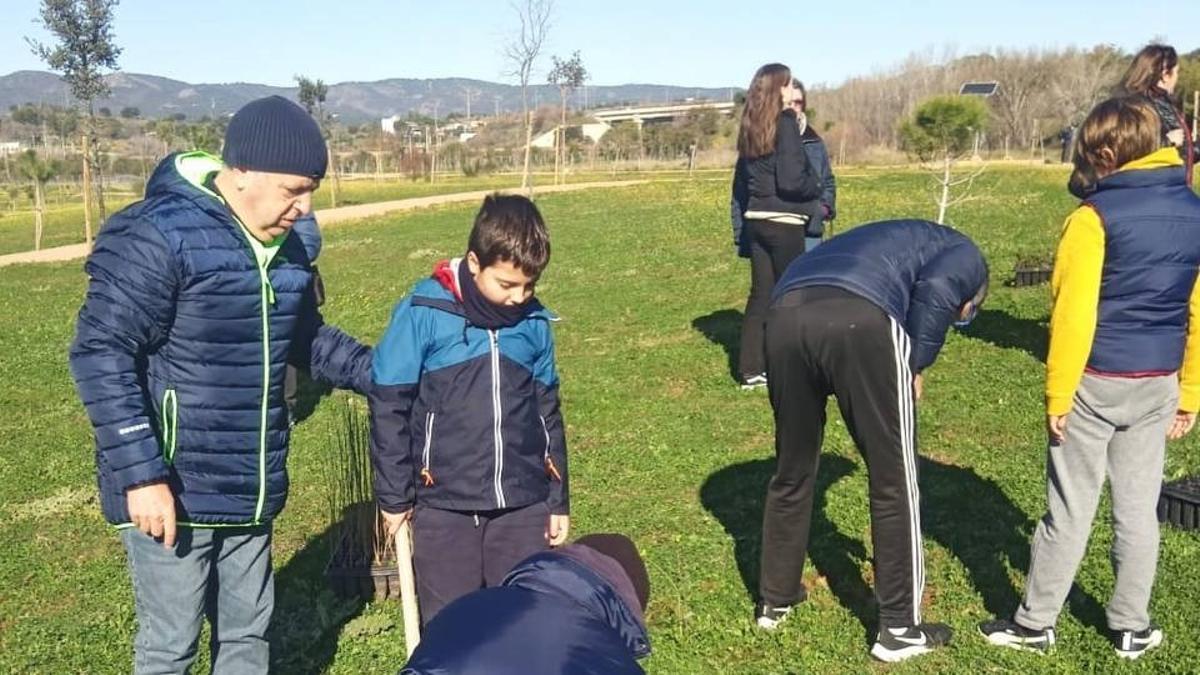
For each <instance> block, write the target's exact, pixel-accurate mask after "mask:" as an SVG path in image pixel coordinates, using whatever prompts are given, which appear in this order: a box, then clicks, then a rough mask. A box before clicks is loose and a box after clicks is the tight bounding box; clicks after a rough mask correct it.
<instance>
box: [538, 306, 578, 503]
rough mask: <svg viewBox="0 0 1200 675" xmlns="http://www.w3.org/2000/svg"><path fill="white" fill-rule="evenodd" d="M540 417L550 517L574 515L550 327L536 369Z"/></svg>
mask: <svg viewBox="0 0 1200 675" xmlns="http://www.w3.org/2000/svg"><path fill="white" fill-rule="evenodd" d="M534 370H535V372H534V386H535V387H536V389H537V397H538V414H539V415H541V418H542V430H543V431H544V432H545V433H546V457H545V461H546V472H547V473H548V474H549V476H550V497H549V498H548V499H547V500H546V502H547V505H548V506H549V507H550V513H552V514H556V515H566V514H568V513H570V512H571V499H570V486H569V478H568V468H567V437H566V432H565V430H564V429H563V419H562V407H561V405H560V403H559V399H558V370H557V368H556V367H555V365H554V333H553V331H551V329H550V325H549V323H547V325H546V339H545V342H544V343H543V347H542V353H541V355H540V356H539V357H538V360H537V365H536V366H535V368H534Z"/></svg>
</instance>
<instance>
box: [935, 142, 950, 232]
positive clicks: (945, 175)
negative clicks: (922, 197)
mask: <svg viewBox="0 0 1200 675" xmlns="http://www.w3.org/2000/svg"><path fill="white" fill-rule="evenodd" d="M949 204H950V152H949V150H947V151H946V154H945V155H944V157H943V159H942V198H941V199H940V200H938V217H937V223H938V224H939V225H941V224H943V223H945V222H946V206H948V205H949Z"/></svg>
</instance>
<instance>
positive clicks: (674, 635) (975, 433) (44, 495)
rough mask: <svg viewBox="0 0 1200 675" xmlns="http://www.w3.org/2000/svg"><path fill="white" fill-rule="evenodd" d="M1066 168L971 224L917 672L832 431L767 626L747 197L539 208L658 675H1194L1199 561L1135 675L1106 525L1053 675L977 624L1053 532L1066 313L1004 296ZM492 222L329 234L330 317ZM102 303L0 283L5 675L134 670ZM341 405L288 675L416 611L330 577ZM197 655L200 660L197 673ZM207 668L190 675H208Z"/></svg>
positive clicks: (930, 507) (1037, 238)
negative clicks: (1048, 479) (110, 501)
mask: <svg viewBox="0 0 1200 675" xmlns="http://www.w3.org/2000/svg"><path fill="white" fill-rule="evenodd" d="M1065 181H1066V174H1065V173H1064V172H1062V171H1058V170H1040V169H1039V170H1032V169H1027V170H1020V169H997V170H994V171H989V172H988V173H987V174H985V175H984V177H983V178H981V179H980V180H979V181H978V188H977V196H978V199H976V200H974V201H971V202H968V203H965V204H963V205H961V206H960V207H958V208H957V209H956V210H954V211H952V213H951V219H952V221H953V222H954V223H956V224H957V225H958V226H960V227H961V228H962V229H963V230H965V231H966V232H967V233H969V234H970V235H971V236H972V237H974V238H975V239H976V240H977V241H978V242H980V244H981V245H982V248H983V249H984V251H985V253H986V254H987V255H988V258H989V260H990V262H991V265H992V274H993V283H992V288H993V289H994V290H993V292H992V297H991V299H990V300H989V302H988V305H987V307H986V308H985V310H984V311H983V312H981V315H980V316H979V318H978V319H977V320H976V321H975V323H973V324H972V325H971V327H970V328H969V329H968V330H967V331H966V332H965V333H963V334H953V335H951V336H950V337H949V339H948V342H947V345H946V348H945V350H944V351H943V353H942V356H941V358H940V359H939V361H938V363H937V364H936V365H935V366H934V368H933V369H931V370H930V371H929V373H928V375H927V378H926V386H925V400H924V401H922V403H921V405H920V407H919V417H920V426H919V433H920V447H919V451H920V454H921V456H922V460H921V466H920V470H921V485H922V490H923V495H922V497H923V509H924V516H923V522H924V526H925V532H926V550H927V564H928V587H927V591H926V597H925V598H924V605H925V615H926V617H927V618H928V620H934V621H945V622H947V623H950V624H951V625H952V626H954V627H955V628H956V629H957V630H958V634H957V636H956V639H955V642H954V644H953V645H952V647H951V648H949V649H946V650H943V651H941V652H938V653H935V654H932V655H929V656H926V657H923V658H921V659H917V660H915V661H912V662H909V663H906V664H901V665H898V666H882V665H879V664H875V663H874V662H872V661H871V660H870V658H869V656H868V654H867V649H868V647H869V643H868V636H869V634H870V632H871V631H873V630H874V620H875V607H874V604H873V603H874V600H873V596H872V593H871V590H870V588H871V587H870V583H871V578H872V572H871V567H870V539H869V521H868V505H867V486H866V470H865V467H864V466H863V463H862V460H861V459H860V457H859V456H858V454H857V452H856V451H855V449H854V448H853V446H852V444H851V443H850V442H849V439H848V437H847V435H846V433H845V427H844V425H842V423H841V422H840V419H839V418H838V416H837V414H836V411H833V412H832V413H831V415H830V424H829V426H830V432H829V433H828V435H827V448H826V453H825V456H824V458H823V462H822V468H821V474H820V479H819V487H820V489H819V493H818V496H817V511H816V513H815V518H814V526H813V535H812V544H811V562H810V564H809V565H808V566H807V567H806V569H805V572H804V577H805V580H806V582H807V584H808V586H809V587H810V589H811V594H810V600H809V602H808V603H807V604H805V605H803V606H801V607H800V608H799V609H798V610H797V611H796V612H795V613H794V614H793V616H792V618H791V619H789V621H788V623H787V624H785V626H784V627H783V628H781V629H780V630H779V631H777V632H775V633H770V634H766V633H762V632H758V631H756V630H755V629H753V628H752V625H751V620H750V619H751V608H752V602H753V589H754V588H755V586H756V579H757V573H758V572H757V565H758V563H757V554H758V544H759V528H760V519H761V510H762V500H763V493H764V488H765V485H766V482H767V480H768V479H769V477H770V474H771V471H772V464H773V460H772V428H771V417H770V407H769V405H768V403H767V399H766V396H765V394H763V393H762V392H752V393H744V392H741V391H740V390H739V389H738V388H737V387H736V386H735V385H734V381H733V379H732V377H731V374H730V363H731V361H732V359H734V358H735V356H736V354H735V352H736V339H737V335H738V330H739V324H740V320H741V310H742V307H743V305H744V302H745V297H746V291H747V287H748V277H749V273H748V270H747V265H746V263H745V262H744V261H741V260H738V259H737V258H736V257H735V256H734V254H733V249H732V246H731V244H730V241H729V239H730V235H729V229H728V224H727V223H728V220H727V219H728V185H727V184H726V183H725V181H724V180H697V181H694V182H676V183H666V184H658V185H646V186H638V187H632V188H620V189H613V190H602V191H594V192H589V191H584V192H578V193H568V194H562V195H550V196H546V197H543V198H541V199H540V200H539V201H540V205H541V208H542V209H543V213H544V214H545V215H546V217H547V220H548V222H549V223H550V226H551V232H552V235H553V240H554V258H553V261H552V263H551V265H550V268H549V269H548V271H547V273H546V275H545V276H544V282H543V283H542V284H541V285H540V286H539V295H540V296H541V297H542V299H543V300H544V302H546V304H547V305H548V306H549V307H551V308H552V309H554V310H556V311H557V312H558V313H560V314H561V315H562V317H563V321H562V322H561V323H558V324H557V325H556V328H555V330H556V335H557V339H558V357H559V367H560V370H561V374H562V378H563V385H562V396H563V410H564V415H565V419H566V422H567V426H568V433H567V438H568V446H569V448H570V452H571V470H572V495H573V518H574V521H573V532H574V533H575V534H576V535H581V534H584V533H587V532H596V531H620V532H625V533H628V534H630V535H631V536H632V537H633V538H634V539H635V541H637V542H638V543H639V545H640V546H641V548H642V550H643V552H644V555H645V556H646V559H647V562H648V566H649V568H650V572H651V579H652V584H653V590H652V599H651V606H650V610H649V613H648V618H649V624H650V630H651V637H652V641H653V648H654V653H653V655H652V656H651V657H650V658H649V659H648V660H647V661H645V662H644V664H645V666H646V668H647V670H649V671H650V672H652V673H767V672H771V673H782V672H826V673H863V672H868V673H869V672H878V671H887V672H896V673H947V672H951V673H980V672H1034V673H1040V672H1045V673H1076V672H1077V673H1093V672H1147V673H1149V672H1156V673H1157V672H1176V673H1192V672H1197V670H1198V669H1200V640H1197V637H1200V628H1198V626H1200V584H1198V583H1197V581H1196V571H1197V570H1200V538H1197V536H1196V535H1194V534H1188V533H1182V532H1179V531H1176V530H1173V529H1169V528H1164V529H1163V544H1162V557H1161V564H1160V574H1159V579H1158V585H1157V589H1156V593H1155V596H1154V601H1153V607H1152V612H1153V614H1154V616H1155V618H1156V620H1157V621H1158V622H1159V623H1161V624H1162V626H1163V627H1164V629H1165V631H1166V634H1167V636H1168V637H1167V643H1166V645H1165V646H1164V647H1163V648H1161V649H1159V650H1156V651H1155V652H1153V653H1151V654H1149V655H1147V656H1146V657H1145V658H1143V659H1142V660H1141V661H1139V662H1136V663H1132V664H1129V663H1123V662H1119V661H1118V659H1117V658H1116V657H1115V656H1114V655H1113V653H1112V650H1111V649H1110V648H1109V645H1108V642H1107V641H1106V639H1105V638H1104V636H1103V634H1102V632H1101V629H1102V628H1103V625H1104V612H1103V606H1104V603H1105V602H1106V600H1107V597H1108V593H1109V591H1110V588H1111V585H1112V570H1111V567H1110V564H1109V560H1108V555H1107V547H1108V545H1109V543H1110V542H1111V533H1112V530H1111V525H1110V519H1109V517H1108V515H1107V514H1106V510H1107V508H1108V507H1107V501H1106V502H1105V503H1104V504H1102V506H1101V515H1100V516H1099V518H1098V523H1099V525H1098V527H1097V528H1096V530H1095V534H1094V536H1093V537H1092V540H1091V544H1090V547H1089V549H1088V553H1087V556H1086V558H1085V560H1084V563H1083V566H1082V568H1081V570H1080V574H1079V577H1078V583H1077V586H1076V588H1075V589H1074V590H1073V591H1072V593H1071V596H1070V599H1069V602H1068V607H1067V609H1066V611H1064V613H1063V616H1062V619H1061V620H1060V622H1059V631H1060V632H1059V640H1060V644H1059V647H1058V649H1057V651H1056V653H1055V654H1054V655H1052V656H1050V657H1045V658H1039V657H1037V656H1033V655H1027V654H1022V653H1017V652H1012V651H1008V650H996V649H992V648H988V647H986V646H985V644H984V642H983V640H982V638H980V637H979V636H978V635H977V634H976V633H975V632H974V626H975V624H976V622H978V621H980V620H982V619H985V618H988V617H989V616H991V615H992V614H994V613H1001V614H1005V613H1008V612H1010V611H1011V610H1012V609H1013V608H1014V607H1015V605H1016V603H1017V601H1018V597H1019V593H1020V590H1021V588H1022V584H1023V580H1024V574H1025V570H1026V568H1027V565H1028V540H1029V535H1030V533H1031V531H1032V528H1033V525H1034V523H1035V521H1036V519H1037V518H1038V517H1040V515H1041V513H1042V510H1043V508H1044V503H1045V497H1044V457H1043V455H1044V436H1043V430H1042V411H1041V400H1042V394H1041V391H1042V380H1043V366H1042V358H1043V353H1044V349H1045V342H1046V340H1045V330H1046V327H1045V323H1046V316H1047V309H1048V293H1047V291H1046V289H1045V287H1042V288H1034V289H1014V288H1009V287H1006V286H1005V285H1004V284H1003V283H1002V282H1003V281H1004V280H1005V279H1006V278H1007V277H1008V276H1009V275H1010V274H1011V270H1012V266H1013V263H1014V261H1015V259H1016V257H1017V256H1018V255H1019V254H1022V253H1028V252H1034V251H1050V250H1051V249H1052V247H1053V244H1054V240H1055V238H1056V235H1057V232H1058V227H1059V225H1060V223H1061V221H1062V219H1063V217H1064V216H1065V215H1066V213H1067V212H1068V211H1069V210H1070V208H1071V207H1072V204H1073V201H1072V199H1071V198H1070V197H1069V196H1068V195H1067V194H1066V191H1065V190H1064V189H1063V185H1064V184H1065ZM839 187H840V195H839V197H840V200H839V201H840V204H839V206H840V208H839V211H840V214H841V217H840V219H839V221H838V223H837V225H838V227H839V228H840V227H843V226H848V225H849V224H852V223H859V222H865V221H869V220H874V219H881V218H887V217H906V216H926V217H928V216H930V215H931V214H932V213H933V206H932V203H931V198H930V194H931V193H930V187H931V186H930V184H929V181H928V179H927V178H925V177H924V176H922V175H919V174H915V173H881V172H859V173H856V174H853V175H851V176H848V177H844V178H843V179H842V180H841V183H840V185H839ZM473 212H474V207H473V206H453V207H444V208H437V209H430V210H424V211H420V212H414V213H409V214H404V215H401V216H396V217H387V218H379V219H374V220H369V221H364V222H362V223H357V224H348V225H345V226H339V227H337V228H332V229H330V230H329V231H328V232H327V234H326V243H325V248H324V252H323V254H322V260H321V270H322V272H323V274H324V275H325V279H326V284H327V288H328V291H329V298H330V300H329V303H328V304H327V305H326V317H327V318H328V319H329V320H331V321H332V322H334V323H337V324H338V325H340V326H342V327H343V328H345V329H346V330H348V331H349V332H351V333H354V334H356V335H359V336H361V337H362V338H363V339H365V340H367V341H371V342H373V341H375V340H376V339H377V338H378V336H379V335H380V334H381V333H382V331H383V329H384V326H385V324H386V321H387V318H388V315H389V312H390V309H391V307H392V305H393V304H394V303H395V302H396V300H397V299H398V298H399V297H400V295H401V294H402V293H404V292H405V290H406V289H407V288H408V287H409V286H410V285H411V284H412V283H413V282H414V281H415V280H417V279H418V278H419V277H421V276H423V275H425V274H427V273H428V270H429V268H430V266H431V264H432V263H433V262H434V261H435V260H437V259H439V258H441V257H446V256H450V255H454V254H458V253H460V252H461V251H462V248H463V246H464V242H465V239H466V235H467V231H468V228H469V223H470V220H471V217H472V215H473ZM83 289H84V278H83V275H82V274H81V273H80V271H79V265H78V263H68V264H63V265H53V266H37V267H35V266H17V267H9V268H5V269H3V270H0V308H3V312H4V314H5V316H6V320H5V330H4V331H2V332H0V373H3V374H4V381H3V387H2V388H0V406H2V409H3V411H4V415H3V416H2V417H0V477H2V478H0V537H2V540H3V541H4V542H5V553H4V555H3V557H0V589H3V591H0V672H46V673H61V672H89V673H91V672H113V673H119V672H127V671H128V669H129V664H130V658H131V644H132V639H133V631H134V628H135V626H134V615H133V598H132V593H131V591H130V589H129V581H128V577H127V574H126V571H125V567H124V558H123V554H122V551H121V547H120V544H119V541H118V539H117V537H116V536H115V535H114V533H113V532H112V531H111V530H110V529H109V528H107V527H106V526H105V525H104V523H103V521H102V519H101V517H100V515H99V508H98V505H97V503H96V500H95V498H94V496H93V492H94V478H93V472H94V468H93V460H92V449H91V448H92V445H91V434H90V430H89V427H88V424H87V420H86V417H85V415H84V412H83V410H82V407H81V406H80V404H79V403H78V401H77V399H76V396H75V393H74V390H73V388H72V385H71V381H70V377H69V374H68V370H67V364H66V348H67V344H68V342H69V341H70V339H71V335H72V331H73V321H74V315H75V312H76V311H77V309H78V306H79V303H80V300H81V297H82V293H83ZM339 396H341V395H340V394H335V395H333V396H331V397H327V398H325V399H323V400H321V401H320V402H319V403H318V404H317V406H316V408H315V410H314V412H313V413H312V415H311V416H309V417H308V418H307V419H305V420H304V421H303V422H302V423H301V424H300V425H299V426H298V427H297V429H296V432H295V434H294V436H293V450H292V455H291V461H290V469H291V473H292V492H291V496H290V500H289V504H288V507H287V509H286V510H285V511H284V513H283V515H282V516H281V517H280V518H279V520H278V521H277V523H276V530H275V531H276V540H275V564H276V568H277V572H278V576H277V581H276V592H277V607H276V612H275V621H274V625H273V628H272V640H273V652H272V653H273V657H272V658H273V659H274V661H275V666H276V668H275V669H276V670H277V671H279V672H288V673H291V672H320V671H329V672H335V673H375V672H378V673H394V672H395V671H396V670H397V669H398V667H399V666H400V664H401V663H402V661H403V651H404V650H403V638H402V630H401V628H400V609H399V606H398V604H396V603H393V602H385V603H379V604H368V605H364V604H362V603H357V602H350V601H341V600H338V599H336V598H335V597H334V596H333V595H332V593H331V592H330V591H329V590H328V589H327V586H326V583H325V580H324V579H323V577H322V570H323V567H324V564H325V561H326V559H327V557H328V553H329V542H328V536H327V529H328V523H327V522H326V519H325V503H326V502H325V496H326V487H325V485H323V483H322V475H323V471H322V464H323V462H326V461H328V460H327V457H328V455H329V453H330V452H331V451H332V447H333V442H332V435H333V433H334V431H335V428H336V424H337V422H338V412H339V406H338V405H336V403H337V401H336V399H337V398H338V397H339ZM1196 438H1197V436H1196V435H1193V436H1192V437H1189V438H1188V439H1186V440H1184V441H1181V442H1177V443H1174V444H1172V445H1171V446H1170V450H1169V460H1168V468H1167V471H1168V474H1169V475H1171V476H1175V475H1182V474H1184V473H1193V472H1197V471H1200V453H1198V452H1197V448H1198V444H1197V440H1196ZM203 651H204V650H203V649H202V652H203ZM205 658H206V657H204V656H202V657H201V661H200V668H199V669H198V671H197V672H204V670H206V669H207V661H206V660H205Z"/></svg>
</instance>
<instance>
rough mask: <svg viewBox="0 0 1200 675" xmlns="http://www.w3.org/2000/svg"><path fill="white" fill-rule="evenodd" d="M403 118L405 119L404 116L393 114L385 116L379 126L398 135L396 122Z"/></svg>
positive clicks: (384, 130) (384, 131) (387, 132)
mask: <svg viewBox="0 0 1200 675" xmlns="http://www.w3.org/2000/svg"><path fill="white" fill-rule="evenodd" d="M402 119H404V118H403V117H400V116H399V115H392V116H391V117H385V118H383V119H381V120H379V127H380V128H381V129H383V133H385V134H392V135H393V136H394V135H396V122H399V121H400V120H402Z"/></svg>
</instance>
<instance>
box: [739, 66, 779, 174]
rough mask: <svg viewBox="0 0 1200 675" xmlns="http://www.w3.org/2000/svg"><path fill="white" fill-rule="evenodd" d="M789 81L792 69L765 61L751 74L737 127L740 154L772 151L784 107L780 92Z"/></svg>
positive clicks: (761, 153) (755, 154) (753, 155)
mask: <svg viewBox="0 0 1200 675" xmlns="http://www.w3.org/2000/svg"><path fill="white" fill-rule="evenodd" d="M791 81H792V71H791V70H789V69H788V67H787V66H785V65H783V64H782V63H768V64H767V65H765V66H763V67H762V68H759V69H758V72H756V73H754V79H753V80H751V81H750V88H749V89H748V90H747V91H746V105H745V107H744V108H742V123H741V126H740V127H739V128H738V142H737V148H738V156H739V157H745V158H754V157H762V156H764V155H769V154H771V153H772V152H775V123H776V122H777V121H778V120H779V113H780V111H782V110H783V99H782V98H780V95H779V91H780V89H782V88H783V87H786V86H788V85H789V84H791Z"/></svg>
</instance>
